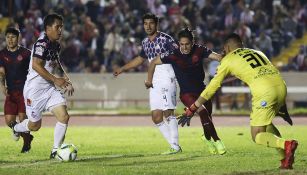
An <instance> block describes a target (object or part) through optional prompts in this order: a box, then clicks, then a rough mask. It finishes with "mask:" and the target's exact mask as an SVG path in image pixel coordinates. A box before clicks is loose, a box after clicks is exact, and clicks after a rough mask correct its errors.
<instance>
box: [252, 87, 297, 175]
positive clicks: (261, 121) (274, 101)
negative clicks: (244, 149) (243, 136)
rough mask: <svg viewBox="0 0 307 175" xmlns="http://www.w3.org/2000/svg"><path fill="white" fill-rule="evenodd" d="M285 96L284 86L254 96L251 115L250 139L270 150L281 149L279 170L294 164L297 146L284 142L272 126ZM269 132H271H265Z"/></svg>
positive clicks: (294, 142) (289, 141) (293, 143)
mask: <svg viewBox="0 0 307 175" xmlns="http://www.w3.org/2000/svg"><path fill="white" fill-rule="evenodd" d="M285 96H286V88H285V86H276V87H274V88H272V89H269V90H268V92H267V93H264V94H263V95H262V96H254V97H253V98H254V100H253V105H252V106H253V109H252V111H253V112H252V114H251V135H252V139H253V140H254V141H255V142H256V143H257V144H260V145H264V146H267V147H271V148H279V149H283V150H284V153H285V158H284V159H283V160H282V166H281V168H286V169H291V168H292V164H293V162H294V153H295V150H296V148H297V146H298V142H297V141H295V140H285V139H283V138H281V137H279V136H278V135H280V133H279V132H278V130H277V128H275V127H274V125H272V120H273V118H274V117H275V116H276V114H277V112H278V111H279V109H280V107H281V106H282V105H283V102H284V101H285ZM267 131H271V132H267Z"/></svg>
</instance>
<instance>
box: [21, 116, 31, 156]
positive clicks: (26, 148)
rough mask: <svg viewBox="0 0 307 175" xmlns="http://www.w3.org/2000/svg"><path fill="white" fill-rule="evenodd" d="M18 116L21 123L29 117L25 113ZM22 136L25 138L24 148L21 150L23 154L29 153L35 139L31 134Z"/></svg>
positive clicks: (24, 133)
mask: <svg viewBox="0 0 307 175" xmlns="http://www.w3.org/2000/svg"><path fill="white" fill-rule="evenodd" d="M18 116H19V121H20V122H22V121H24V120H25V119H27V116H26V114H25V113H18ZM20 135H21V137H22V138H23V146H22V149H21V153H27V152H29V151H30V149H31V143H32V140H33V138H34V137H33V136H32V135H31V134H30V132H21V133H20Z"/></svg>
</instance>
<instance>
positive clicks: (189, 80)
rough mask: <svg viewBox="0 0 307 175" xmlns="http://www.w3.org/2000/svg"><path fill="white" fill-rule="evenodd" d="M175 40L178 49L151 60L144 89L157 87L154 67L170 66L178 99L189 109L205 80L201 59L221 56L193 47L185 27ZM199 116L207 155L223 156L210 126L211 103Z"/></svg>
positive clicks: (212, 127)
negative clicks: (174, 78)
mask: <svg viewBox="0 0 307 175" xmlns="http://www.w3.org/2000/svg"><path fill="white" fill-rule="evenodd" d="M178 38H179V46H180V47H179V48H178V49H175V50H173V52H167V53H164V54H161V55H160V56H157V57H156V58H155V59H154V60H153V61H151V63H150V65H149V68H148V79H147V81H145V86H146V87H147V88H150V87H151V89H155V88H156V84H155V83H152V78H153V75H154V71H155V68H156V65H161V64H171V65H172V66H173V69H174V72H175V74H176V78H177V81H178V83H179V86H180V100H181V101H182V103H183V104H184V105H185V106H186V107H189V106H191V104H193V102H194V101H195V100H196V99H197V97H198V96H199V95H200V93H201V92H202V90H203V89H204V88H205V87H206V86H205V84H204V82H203V81H204V78H205V72H204V68H203V62H204V59H205V58H210V59H214V60H218V61H219V60H220V59H221V58H222V56H221V55H219V54H217V53H215V52H212V51H211V50H210V49H208V48H207V47H205V46H201V45H198V44H194V36H193V32H192V31H191V30H189V29H188V28H186V29H183V30H181V31H180V32H179V34H178ZM198 114H199V116H200V121H201V124H202V127H203V130H204V136H203V137H202V138H203V140H204V142H205V144H206V145H207V147H208V149H209V152H210V153H212V154H217V153H218V154H224V153H226V149H225V146H224V144H223V142H222V141H221V140H220V138H219V137H218V135H217V133H216V130H215V127H214V125H213V123H212V117H211V114H212V102H211V101H207V102H206V103H205V105H203V106H202V107H201V108H200V109H199V111H198ZM181 122H182V120H179V122H178V124H181ZM187 124H188V126H189V125H190V123H189V122H188V123H187ZM211 139H212V140H211Z"/></svg>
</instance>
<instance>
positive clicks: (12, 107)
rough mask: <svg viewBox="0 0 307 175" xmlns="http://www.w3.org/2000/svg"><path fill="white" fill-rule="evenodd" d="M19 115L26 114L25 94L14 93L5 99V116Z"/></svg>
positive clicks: (20, 92)
mask: <svg viewBox="0 0 307 175" xmlns="http://www.w3.org/2000/svg"><path fill="white" fill-rule="evenodd" d="M18 113H26V108H25V102H24V98H23V92H22V91H12V92H10V93H9V95H8V96H7V97H6V99H5V103H4V115H18Z"/></svg>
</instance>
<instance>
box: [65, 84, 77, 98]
mask: <svg viewBox="0 0 307 175" xmlns="http://www.w3.org/2000/svg"><path fill="white" fill-rule="evenodd" d="M74 91H75V89H74V87H73V86H72V84H71V83H69V84H68V86H66V88H65V91H64V93H66V92H67V95H68V96H72V95H73V94H74Z"/></svg>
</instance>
